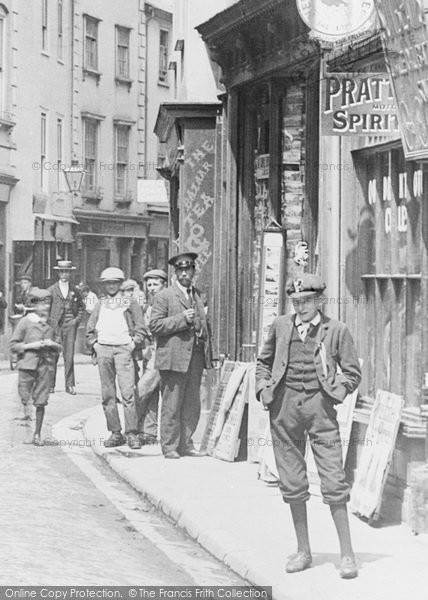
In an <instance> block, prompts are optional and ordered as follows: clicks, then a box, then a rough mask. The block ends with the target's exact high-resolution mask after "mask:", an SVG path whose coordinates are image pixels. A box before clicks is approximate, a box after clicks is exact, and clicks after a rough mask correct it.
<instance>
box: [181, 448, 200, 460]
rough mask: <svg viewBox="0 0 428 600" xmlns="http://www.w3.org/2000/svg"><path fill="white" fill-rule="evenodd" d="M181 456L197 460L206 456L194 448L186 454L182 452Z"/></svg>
mask: <svg viewBox="0 0 428 600" xmlns="http://www.w3.org/2000/svg"><path fill="white" fill-rule="evenodd" d="M181 456H192V457H193V458H199V457H201V456H206V454H204V452H198V450H196V449H195V448H193V449H192V450H188V451H187V452H183V454H182V455H181Z"/></svg>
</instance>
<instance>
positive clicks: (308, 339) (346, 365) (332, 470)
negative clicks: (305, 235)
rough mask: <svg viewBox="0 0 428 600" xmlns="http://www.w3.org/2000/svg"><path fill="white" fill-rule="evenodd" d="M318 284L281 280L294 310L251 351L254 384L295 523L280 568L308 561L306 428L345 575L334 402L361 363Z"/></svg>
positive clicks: (312, 279) (342, 484) (346, 547)
mask: <svg viewBox="0 0 428 600" xmlns="http://www.w3.org/2000/svg"><path fill="white" fill-rule="evenodd" d="M324 289H325V284H324V283H323V282H322V280H321V279H320V278H319V277H318V276H317V275H312V274H304V275H302V277H301V278H300V279H296V280H294V281H292V282H291V283H290V284H289V285H288V287H287V293H288V295H289V296H290V298H291V300H292V303H293V306H294V309H295V312H296V314H294V315H287V316H281V317H277V318H276V319H275V320H274V322H273V324H272V327H271V329H270V331H269V335H268V337H267V339H266V341H265V343H264V346H263V348H262V351H261V353H260V356H259V357H258V359H257V369H256V392H257V396H258V398H259V400H261V402H262V403H263V405H264V406H265V407H266V408H268V409H269V413H270V425H271V432H272V442H273V448H274V453H275V461H276V464H277V468H278V473H279V478H280V489H281V492H282V495H283V499H284V502H286V503H288V504H289V505H290V509H291V514H292V518H293V523H294V527H295V531H296V537H297V553H296V554H294V555H293V556H291V557H290V559H289V561H288V563H287V565H286V571H287V572H288V573H295V572H297V571H303V570H304V569H307V568H308V567H309V566H310V565H311V562H312V557H311V550H310V545H309V534H308V523H307V512H306V502H307V500H308V499H309V484H308V478H307V472H306V462H305V447H306V434H308V436H309V440H310V443H311V447H312V451H313V454H314V458H315V462H316V465H317V470H318V474H319V476H320V480H321V492H322V495H323V500H324V502H325V503H326V504H328V505H329V506H330V510H331V514H332V517H333V520H334V523H335V526H336V530H337V533H338V536H339V542H340V548H341V556H342V559H341V566H340V576H341V577H343V578H345V579H351V578H353V577H356V576H357V575H358V571H357V566H356V563H355V556H354V552H353V549H352V544H351V536H350V530H349V521H348V514H347V508H346V503H347V502H348V500H349V491H350V487H349V484H348V483H347V481H346V480H345V472H344V469H343V461H342V447H341V441H340V435H339V427H338V423H337V419H336V410H335V408H334V405H335V404H336V403H340V402H343V400H344V399H345V397H346V396H347V394H350V393H351V392H353V391H354V390H355V389H356V388H357V387H358V384H359V382H360V379H361V370H360V365H359V361H358V356H357V352H356V349H355V346H354V342H353V339H352V337H351V334H350V332H349V330H348V328H347V327H346V325H345V324H344V323H341V322H339V321H335V320H333V319H329V318H328V317H326V316H324V315H323V313H322V312H321V306H322V303H323V291H324ZM338 366H339V367H340V369H341V373H340V374H338V372H337V367H338Z"/></svg>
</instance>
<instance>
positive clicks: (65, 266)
mask: <svg viewBox="0 0 428 600" xmlns="http://www.w3.org/2000/svg"><path fill="white" fill-rule="evenodd" d="M75 270H76V267H73V263H72V262H71V260H59V261H58V262H57V264H56V267H54V271H75Z"/></svg>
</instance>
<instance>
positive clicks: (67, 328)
mask: <svg viewBox="0 0 428 600" xmlns="http://www.w3.org/2000/svg"><path fill="white" fill-rule="evenodd" d="M59 332H60V334H61V344H62V354H63V356H64V376H65V386H66V387H74V386H75V385H76V382H75V378H74V346H75V344H76V335H77V324H76V321H75V320H74V319H73V320H71V321H68V322H67V323H64V324H63V325H61V327H59ZM58 358H59V354H57V355H56V360H55V363H54V365H53V372H52V380H51V387H52V388H55V383H56V370H57V364H58Z"/></svg>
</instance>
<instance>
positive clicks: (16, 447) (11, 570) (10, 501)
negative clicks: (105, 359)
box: [0, 365, 246, 586]
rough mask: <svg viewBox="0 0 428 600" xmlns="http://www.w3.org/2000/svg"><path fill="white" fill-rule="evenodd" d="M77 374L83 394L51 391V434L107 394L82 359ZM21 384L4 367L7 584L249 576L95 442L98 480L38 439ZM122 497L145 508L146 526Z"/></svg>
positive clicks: (0, 375) (208, 580) (2, 515)
mask: <svg viewBox="0 0 428 600" xmlns="http://www.w3.org/2000/svg"><path fill="white" fill-rule="evenodd" d="M76 374H77V390H78V395H77V396H74V397H73V396H69V395H67V394H65V392H64V391H63V390H62V391H61V389H59V391H57V392H56V393H55V394H54V395H53V396H51V397H50V403H49V405H48V407H47V410H46V418H45V424H44V427H43V431H42V434H43V435H42V437H43V438H45V439H46V438H48V439H49V438H51V437H52V435H53V434H52V428H53V427H54V425H55V424H56V423H58V422H60V421H61V420H62V419H64V418H66V417H68V416H71V415H73V414H75V413H78V412H80V411H83V410H85V409H88V408H90V407H92V406H95V405H96V404H98V403H99V402H100V400H99V394H98V386H99V381H98V373H97V370H96V369H95V368H94V367H92V366H91V365H78V366H77V367H76ZM62 381H63V372H62V370H60V371H59V373H58V382H62ZM60 385H61V383H60ZM16 386H17V375H16V374H15V373H10V372H7V371H2V372H0V393H1V403H2V417H3V418H2V420H1V422H0V479H1V492H2V494H1V495H2V500H1V503H0V531H1V536H0V556H1V559H0V563H1V566H0V584H1V585H32V586H34V585H73V586H75V585H136V584H140V585H245V584H246V582H244V581H243V580H242V579H240V578H239V577H237V576H236V575H234V574H233V573H232V572H230V571H229V570H228V569H227V568H226V567H224V566H223V565H222V564H221V563H220V562H218V561H217V560H215V559H214V558H212V557H211V556H210V555H209V554H208V553H207V552H205V551H204V550H203V549H202V548H201V547H200V546H198V545H197V544H196V543H195V542H193V541H192V540H190V538H188V537H187V536H185V535H184V534H183V533H182V532H181V531H180V530H178V529H177V528H175V527H174V526H173V525H172V524H171V523H170V522H169V521H168V520H167V519H166V518H165V517H164V516H163V515H160V514H159V513H158V512H157V511H156V510H155V509H154V508H153V507H152V506H151V505H150V504H148V503H147V502H146V501H145V500H143V499H142V498H141V497H140V496H139V495H137V494H136V493H135V492H134V491H133V490H132V489H130V488H129V486H128V485H127V484H125V483H124V482H123V481H120V480H119V479H118V478H117V476H116V475H115V474H113V473H112V472H111V471H110V470H109V469H108V467H107V466H105V465H104V464H103V463H102V462H101V461H100V460H99V459H98V458H97V457H96V456H95V455H94V454H93V452H92V450H91V448H87V449H85V450H84V451H83V452H82V453H81V454H83V455H84V456H83V459H82V460H83V461H84V464H86V469H85V470H86V472H87V473H95V476H94V477H91V479H94V480H96V482H97V484H96V485H95V484H94V482H93V481H92V480H91V479H89V478H88V477H87V475H86V474H84V473H83V472H82V470H81V469H80V468H79V467H78V466H76V464H75V461H73V460H71V459H70V457H69V455H68V454H67V453H65V452H64V451H63V450H62V449H61V448H60V447H59V446H58V445H46V446H44V447H41V448H36V447H34V446H33V445H32V444H31V439H32V427H33V423H28V422H25V421H23V420H22V408H21V406H20V401H19V399H18V397H17V393H16ZM103 482H104V483H103ZM103 487H104V488H105V490H107V492H106V493H107V495H106V493H104V491H102V489H100V488H103ZM108 490H113V491H114V498H115V500H113V501H111V500H110V499H109V497H108V495H109V492H108ZM118 498H119V500H118ZM121 502H122V504H124V505H126V508H127V509H128V513H127V514H128V515H129V514H132V513H134V514H135V515H136V516H137V517H138V523H139V527H140V531H138V527H136V526H135V524H134V523H133V522H132V519H130V518H126V517H125V516H124V514H123V512H121V510H120V503H121ZM130 508H131V513H130V512H129V509H130ZM141 525H143V528H144V531H146V532H147V536H146V535H142V534H141ZM150 538H151V539H150Z"/></svg>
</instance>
